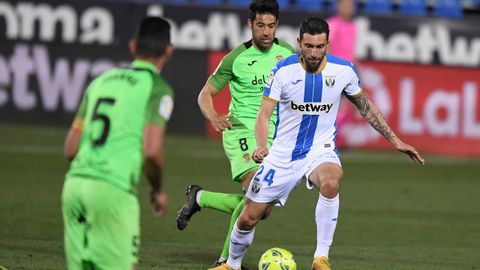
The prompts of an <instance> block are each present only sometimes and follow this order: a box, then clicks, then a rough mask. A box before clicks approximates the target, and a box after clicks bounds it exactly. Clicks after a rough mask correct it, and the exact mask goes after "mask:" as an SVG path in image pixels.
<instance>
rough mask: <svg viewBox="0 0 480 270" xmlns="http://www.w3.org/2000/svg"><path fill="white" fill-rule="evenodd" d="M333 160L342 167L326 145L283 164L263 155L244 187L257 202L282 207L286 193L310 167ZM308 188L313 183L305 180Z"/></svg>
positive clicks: (311, 186)
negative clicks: (256, 169)
mask: <svg viewBox="0 0 480 270" xmlns="http://www.w3.org/2000/svg"><path fill="white" fill-rule="evenodd" d="M325 162H333V163H335V164H338V165H339V166H342V164H341V162H340V159H339V158H338V154H337V153H336V152H335V151H334V150H333V149H331V148H325V149H322V150H320V151H316V153H315V154H314V153H311V155H307V157H306V158H304V159H301V160H295V161H290V162H288V163H282V162H278V161H275V160H274V159H273V158H271V156H266V157H265V159H264V160H263V163H262V164H261V165H260V167H259V168H258V171H257V173H256V174H255V176H254V178H253V179H252V182H250V186H249V187H248V190H247V194H246V196H247V198H249V199H250V200H252V201H254V202H257V203H274V204H275V205H277V206H284V205H285V203H286V201H287V199H288V195H289V194H290V192H292V190H293V189H294V188H295V187H297V185H298V184H300V182H301V181H302V180H303V179H304V178H305V179H308V177H309V176H310V174H311V173H312V172H313V170H314V169H315V168H316V167H318V166H319V165H320V164H322V163H325ZM306 185H307V188H308V189H312V188H313V187H314V185H313V183H312V182H310V181H308V180H307V181H306Z"/></svg>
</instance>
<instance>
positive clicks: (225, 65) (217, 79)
mask: <svg viewBox="0 0 480 270" xmlns="http://www.w3.org/2000/svg"><path fill="white" fill-rule="evenodd" d="M233 60H234V57H233V55H232V54H231V53H230V54H227V55H226V56H224V57H223V59H222V61H221V62H220V64H219V65H218V66H217V69H216V70H215V71H214V72H213V74H212V75H210V77H209V78H208V82H209V83H211V84H212V85H213V86H214V87H215V88H216V89H217V90H222V89H223V87H224V86H225V85H226V84H227V83H228V82H229V81H230V80H231V79H232V77H233V69H232V66H233Z"/></svg>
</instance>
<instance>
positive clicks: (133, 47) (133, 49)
mask: <svg viewBox="0 0 480 270" xmlns="http://www.w3.org/2000/svg"><path fill="white" fill-rule="evenodd" d="M128 48H129V49H130V53H131V54H132V55H133V56H134V57H135V56H136V55H137V42H136V41H135V40H134V39H132V40H130V42H129V43H128Z"/></svg>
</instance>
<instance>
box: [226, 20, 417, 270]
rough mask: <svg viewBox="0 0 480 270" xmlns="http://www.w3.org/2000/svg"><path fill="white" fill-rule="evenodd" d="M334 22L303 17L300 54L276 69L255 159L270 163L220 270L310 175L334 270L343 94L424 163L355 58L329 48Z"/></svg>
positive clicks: (322, 251) (317, 269)
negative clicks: (382, 107) (368, 91)
mask: <svg viewBox="0 0 480 270" xmlns="http://www.w3.org/2000/svg"><path fill="white" fill-rule="evenodd" d="M328 34H329V29H328V24H327V23H326V22H325V21H324V20H322V19H320V18H309V19H306V20H304V21H303V22H302V25H301V27H300V35H299V38H298V42H299V45H300V48H301V54H300V55H292V56H290V57H288V58H286V59H284V60H282V61H280V62H279V63H277V65H276V66H275V67H274V68H273V70H272V73H271V74H270V79H269V82H268V83H267V84H266V87H265V90H264V97H263V100H262V104H261V107H260V110H259V112H258V116H257V121H256V126H255V136H256V140H257V149H256V150H255V152H254V153H253V155H252V156H253V158H254V160H256V161H257V162H262V165H261V166H260V167H259V169H258V171H257V173H256V175H255V177H254V179H253V181H252V182H251V183H250V186H249V189H248V191H247V194H246V197H247V199H246V204H245V208H244V209H243V211H242V213H241V215H240V216H239V218H238V219H237V222H236V224H235V226H234V228H233V231H232V234H231V242H230V255H229V258H228V261H227V264H225V265H223V266H221V267H219V268H218V269H239V268H240V265H241V261H242V259H243V256H244V254H245V252H246V249H247V248H248V246H250V244H251V243H252V242H253V235H254V231H255V225H256V224H257V222H258V221H259V220H260V219H262V218H265V217H266V216H268V214H269V213H270V211H271V210H272V206H273V205H284V204H285V203H286V201H287V198H288V195H289V194H290V192H291V191H292V190H293V189H294V188H295V187H296V186H297V185H298V184H299V183H300V181H301V180H302V179H303V178H304V177H305V178H306V179H307V187H309V188H313V187H314V186H315V187H317V188H318V189H319V199H318V202H317V206H316V210H315V221H316V224H317V247H316V250H315V254H314V260H313V264H312V269H314V270H330V269H331V268H330V263H329V261H328V252H329V249H330V245H331V244H332V241H333V235H334V232H335V227H336V224H337V218H338V209H339V189H340V179H341V177H342V174H343V171H342V167H341V163H340V160H339V158H338V155H337V152H336V149H335V136H336V128H335V118H336V114H337V110H338V106H339V103H340V98H341V95H342V94H344V95H346V97H347V98H348V99H349V100H350V101H351V102H352V103H353V104H354V105H355V106H356V107H357V108H358V110H359V112H360V113H361V115H362V116H363V117H364V118H365V119H366V120H367V121H368V123H370V125H371V126H372V127H373V128H375V129H376V130H377V131H378V132H379V133H380V134H382V135H383V136H384V137H385V138H386V139H387V140H389V141H390V142H391V143H392V145H393V146H394V147H395V148H396V149H397V150H398V151H400V152H403V153H405V154H407V155H409V156H410V158H411V159H412V160H413V161H415V162H417V163H419V164H424V163H425V161H424V159H423V158H422V157H421V156H420V155H419V153H418V152H417V151H416V150H415V148H414V147H412V146H410V145H408V144H406V143H404V142H402V141H401V140H400V139H399V138H398V137H397V136H396V135H395V133H394V132H393V131H392V130H391V128H390V127H389V126H388V124H387V123H386V121H385V119H384V118H383V116H382V114H381V113H380V111H379V110H378V108H377V106H376V105H375V104H373V103H372V102H371V101H370V100H369V99H368V97H367V96H366V95H365V93H363V92H362V85H361V83H360V80H359V78H358V75H357V72H356V69H355V67H354V66H353V64H352V63H351V62H349V61H346V60H343V59H341V58H338V57H335V56H333V55H330V54H326V51H327V47H328ZM275 108H276V110H277V117H278V119H277V125H276V130H275V139H274V141H273V144H272V147H271V148H270V149H267V135H268V128H269V127H268V122H269V119H270V116H271V115H272V113H273V111H274V110H275Z"/></svg>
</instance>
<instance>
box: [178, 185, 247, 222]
mask: <svg viewBox="0 0 480 270" xmlns="http://www.w3.org/2000/svg"><path fill="white" fill-rule="evenodd" d="M186 195H187V203H186V204H185V205H184V206H183V207H182V209H180V211H178V216H177V228H178V229H179V230H183V229H185V227H187V225H188V222H189V221H190V218H191V217H192V216H193V214H195V213H196V212H198V211H200V209H201V208H211V209H215V210H218V211H220V212H223V213H227V214H229V215H231V214H232V213H233V212H234V211H235V208H236V207H237V205H238V204H239V203H240V201H242V199H243V195H240V194H228V193H219V192H211V191H207V190H204V189H202V188H201V187H200V186H198V185H191V186H189V187H188V188H187V192H186Z"/></svg>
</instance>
